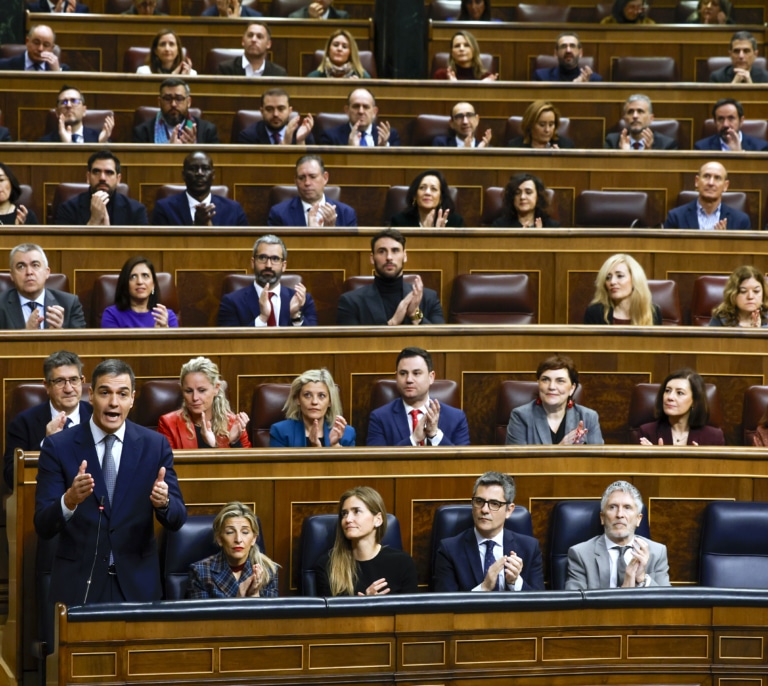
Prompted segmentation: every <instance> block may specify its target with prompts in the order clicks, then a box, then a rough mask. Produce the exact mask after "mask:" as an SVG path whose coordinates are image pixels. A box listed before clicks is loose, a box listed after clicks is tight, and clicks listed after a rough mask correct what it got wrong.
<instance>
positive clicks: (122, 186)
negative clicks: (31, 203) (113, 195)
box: [48, 183, 130, 224]
mask: <svg viewBox="0 0 768 686" xmlns="http://www.w3.org/2000/svg"><path fill="white" fill-rule="evenodd" d="M87 190H88V184H87V183H60V184H59V185H58V186H56V190H55V191H54V193H53V202H51V206H50V209H49V212H48V223H49V224H53V223H54V222H55V220H56V213H57V212H58V211H59V205H61V204H62V203H65V202H67V200H70V199H71V198H74V197H75V196H76V195H80V193H85V192H86V191H87ZM117 192H118V193H122V194H123V195H130V189H129V188H128V184H127V183H118V184H117Z"/></svg>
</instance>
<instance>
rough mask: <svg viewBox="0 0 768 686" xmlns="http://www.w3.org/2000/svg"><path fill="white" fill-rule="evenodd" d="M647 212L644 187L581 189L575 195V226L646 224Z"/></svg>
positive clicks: (643, 225)
mask: <svg viewBox="0 0 768 686" xmlns="http://www.w3.org/2000/svg"><path fill="white" fill-rule="evenodd" d="M649 213H650V210H649V201H648V193H646V192H645V191H581V193H579V195H578V197H577V198H576V226H583V227H593V228H594V227H598V228H605V227H613V228H624V227H630V228H635V227H647V226H649V225H650V219H649Z"/></svg>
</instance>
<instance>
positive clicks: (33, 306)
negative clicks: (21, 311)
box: [26, 300, 44, 325]
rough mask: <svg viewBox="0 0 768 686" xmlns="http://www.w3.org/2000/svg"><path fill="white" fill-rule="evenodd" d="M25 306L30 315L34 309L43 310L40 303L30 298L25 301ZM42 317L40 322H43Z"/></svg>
mask: <svg viewBox="0 0 768 686" xmlns="http://www.w3.org/2000/svg"><path fill="white" fill-rule="evenodd" d="M26 305H27V307H28V308H29V314H30V315H31V314H32V313H33V312H34V311H35V310H38V309H39V310H40V312H41V313H43V314H44V312H43V306H42V305H41V304H40V303H36V302H34V301H33V300H30V301H29V302H28V303H26ZM43 321H44V319H41V321H40V324H41V325H42V324H43Z"/></svg>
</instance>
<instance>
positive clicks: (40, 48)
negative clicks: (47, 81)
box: [0, 24, 69, 71]
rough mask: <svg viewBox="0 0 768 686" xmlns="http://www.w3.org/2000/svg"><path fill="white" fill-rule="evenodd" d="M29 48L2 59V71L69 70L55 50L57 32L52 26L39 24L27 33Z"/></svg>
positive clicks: (0, 67) (0, 65)
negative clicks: (60, 60)
mask: <svg viewBox="0 0 768 686" xmlns="http://www.w3.org/2000/svg"><path fill="white" fill-rule="evenodd" d="M26 43H27V49H26V50H25V51H24V52H23V53H21V54H19V55H14V56H13V57H7V58H5V59H4V60H0V71H69V67H68V66H67V65H66V64H62V63H61V62H59V58H58V57H57V56H56V53H55V52H54V48H55V47H56V34H55V33H54V32H53V29H51V27H50V26H45V24H38V25H37V26H33V27H32V28H31V29H30V30H29V33H27V41H26Z"/></svg>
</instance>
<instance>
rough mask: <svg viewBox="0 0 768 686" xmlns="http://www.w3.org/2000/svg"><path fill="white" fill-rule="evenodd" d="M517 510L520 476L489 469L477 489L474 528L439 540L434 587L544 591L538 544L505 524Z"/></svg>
mask: <svg viewBox="0 0 768 686" xmlns="http://www.w3.org/2000/svg"><path fill="white" fill-rule="evenodd" d="M514 509H515V480H514V479H513V478H512V477H511V476H509V475H508V474H502V473H500V472H486V473H485V474H483V475H482V476H480V477H479V478H478V479H477V481H475V487H474V489H473V491H472V520H473V521H474V526H473V527H472V528H469V529H466V530H464V531H462V532H461V533H460V534H458V535H457V536H452V537H451V538H444V539H443V540H442V541H440V547H439V548H438V550H437V557H436V559H435V572H434V587H435V591H438V592H440V591H443V592H445V591H478V592H482V591H543V590H544V575H543V573H542V571H541V550H540V549H539V542H538V541H537V540H536V539H535V538H533V537H531V536H526V535H524V534H518V533H513V532H512V531H510V530H509V529H506V528H505V527H504V522H505V521H506V520H507V519H508V518H509V516H510V515H511V514H512V511H513V510H514Z"/></svg>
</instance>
